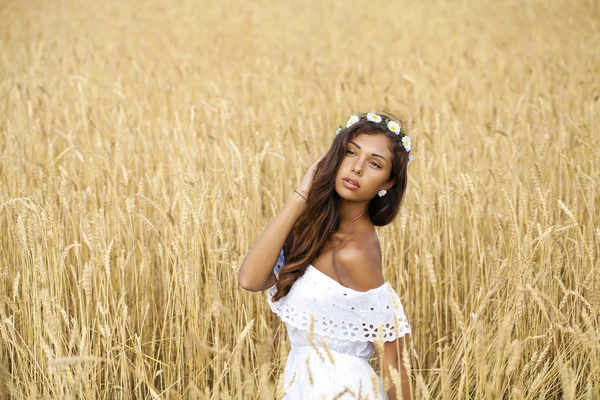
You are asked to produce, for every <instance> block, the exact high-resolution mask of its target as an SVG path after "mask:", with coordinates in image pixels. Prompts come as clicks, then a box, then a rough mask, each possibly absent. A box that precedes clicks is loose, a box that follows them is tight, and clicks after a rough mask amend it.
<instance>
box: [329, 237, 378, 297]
mask: <svg viewBox="0 0 600 400" xmlns="http://www.w3.org/2000/svg"><path fill="white" fill-rule="evenodd" d="M333 263H334V269H335V270H336V272H337V274H338V276H339V277H340V279H341V280H342V284H344V285H345V286H346V287H349V288H351V289H354V290H357V291H361V292H364V291H367V290H370V289H374V288H377V287H380V286H381V285H383V284H384V283H385V278H384V276H383V271H382V268H381V248H380V246H379V239H378V238H377V234H376V233H375V232H374V231H373V232H366V233H362V234H360V235H357V236H356V237H353V238H352V239H348V240H346V241H344V243H343V244H342V245H340V247H339V248H338V249H337V250H336V251H335V253H334V256H333Z"/></svg>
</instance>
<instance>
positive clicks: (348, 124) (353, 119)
mask: <svg viewBox="0 0 600 400" xmlns="http://www.w3.org/2000/svg"><path fill="white" fill-rule="evenodd" d="M359 120H360V118H359V117H358V115H353V116H351V117H350V118H349V119H348V122H346V128H350V127H351V126H352V125H354V124H355V123H357V122H358V121H359Z"/></svg>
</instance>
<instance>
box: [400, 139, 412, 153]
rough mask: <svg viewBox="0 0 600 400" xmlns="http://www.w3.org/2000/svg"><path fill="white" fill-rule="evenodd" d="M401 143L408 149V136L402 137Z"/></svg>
mask: <svg viewBox="0 0 600 400" xmlns="http://www.w3.org/2000/svg"><path fill="white" fill-rule="evenodd" d="M402 145H403V146H404V148H405V149H406V151H410V148H411V147H410V136H404V137H402Z"/></svg>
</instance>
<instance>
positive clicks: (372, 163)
mask: <svg viewBox="0 0 600 400" xmlns="http://www.w3.org/2000/svg"><path fill="white" fill-rule="evenodd" d="M346 154H354V152H353V151H352V150H346ZM371 165H373V166H374V167H375V168H377V169H381V168H383V167H382V166H381V165H379V164H377V163H376V162H375V161H371Z"/></svg>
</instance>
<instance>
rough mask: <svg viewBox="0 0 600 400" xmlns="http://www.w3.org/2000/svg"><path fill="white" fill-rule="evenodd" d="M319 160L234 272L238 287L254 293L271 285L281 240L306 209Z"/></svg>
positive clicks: (283, 241)
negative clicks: (236, 274)
mask: <svg viewBox="0 0 600 400" xmlns="http://www.w3.org/2000/svg"><path fill="white" fill-rule="evenodd" d="M322 158H323V157H321V158H319V159H318V160H317V161H316V162H315V163H314V164H313V165H312V166H311V167H310V168H309V170H308V172H307V173H306V175H304V178H303V179H302V182H301V183H300V185H299V186H298V188H297V189H296V190H297V191H298V192H299V193H296V192H293V193H292V194H291V195H290V196H289V197H288V199H287V201H286V202H285V204H284V205H283V207H282V208H281V210H280V211H279V212H278V213H277V215H276V216H275V218H273V219H272V220H271V222H269V224H268V225H267V226H266V227H265V229H264V230H263V232H262V233H261V234H260V236H259V237H258V239H256V241H255V242H254V244H253V245H252V247H251V248H250V250H249V251H248V253H246V257H244V260H243V261H242V265H240V270H239V272H238V283H239V285H240V286H241V287H242V288H243V289H246V290H249V291H251V292H258V291H261V290H265V289H268V288H270V287H271V286H273V284H275V282H276V278H275V275H274V274H273V266H274V265H275V263H276V262H277V259H278V257H279V253H280V251H281V248H282V247H283V244H284V243H285V239H286V238H287V236H288V235H289V233H290V232H291V230H292V228H293V227H294V224H295V223H296V221H297V220H298V218H300V215H302V213H303V212H304V210H305V208H306V200H305V198H307V196H308V192H309V190H310V185H311V183H312V179H313V177H314V173H315V171H316V169H317V165H318V164H319V162H320V161H321V159H322ZM303 197H304V198H303Z"/></svg>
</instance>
